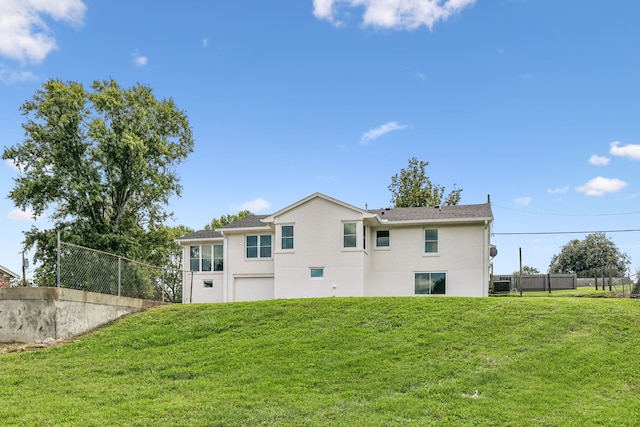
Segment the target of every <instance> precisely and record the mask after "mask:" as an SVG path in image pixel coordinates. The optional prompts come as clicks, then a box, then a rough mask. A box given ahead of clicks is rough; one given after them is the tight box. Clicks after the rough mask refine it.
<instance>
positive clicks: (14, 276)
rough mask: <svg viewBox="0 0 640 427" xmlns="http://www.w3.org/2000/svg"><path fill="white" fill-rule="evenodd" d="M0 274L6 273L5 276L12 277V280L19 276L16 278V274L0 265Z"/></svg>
mask: <svg viewBox="0 0 640 427" xmlns="http://www.w3.org/2000/svg"><path fill="white" fill-rule="evenodd" d="M0 272H2V273H7V276H11V277H13V278H14V279H19V278H20V276H18V275H17V274H16V273H14V272H13V271H11V270H9V269H8V268H6V267H3V266H1V265H0Z"/></svg>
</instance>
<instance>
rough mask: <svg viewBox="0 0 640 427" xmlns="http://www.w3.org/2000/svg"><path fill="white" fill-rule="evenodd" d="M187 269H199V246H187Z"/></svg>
mask: <svg viewBox="0 0 640 427" xmlns="http://www.w3.org/2000/svg"><path fill="white" fill-rule="evenodd" d="M189 270H190V271H200V246H189Z"/></svg>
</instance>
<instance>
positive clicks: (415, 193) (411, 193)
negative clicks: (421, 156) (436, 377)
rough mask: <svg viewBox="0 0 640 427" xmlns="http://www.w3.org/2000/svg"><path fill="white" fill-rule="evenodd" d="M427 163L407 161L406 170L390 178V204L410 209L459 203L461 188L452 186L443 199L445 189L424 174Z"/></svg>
mask: <svg viewBox="0 0 640 427" xmlns="http://www.w3.org/2000/svg"><path fill="white" fill-rule="evenodd" d="M428 165H429V162H424V161H422V160H418V159H417V158H415V157H412V158H411V159H409V164H408V166H407V168H406V169H402V170H400V173H397V174H395V175H393V176H392V177H391V185H389V187H388V188H389V191H391V195H392V197H391V203H393V205H394V206H395V207H396V208H411V207H420V206H436V205H447V206H452V205H457V204H458V203H460V198H461V193H462V188H456V184H453V190H451V191H450V192H449V193H448V194H447V195H446V197H445V187H444V186H442V185H437V184H434V183H432V182H431V179H429V177H428V176H427V174H426V171H425V169H426V167H427V166H428Z"/></svg>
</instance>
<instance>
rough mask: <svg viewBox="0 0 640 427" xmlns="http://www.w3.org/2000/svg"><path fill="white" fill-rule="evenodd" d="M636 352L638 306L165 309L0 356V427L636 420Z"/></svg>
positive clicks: (366, 301)
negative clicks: (63, 340) (50, 344)
mask: <svg viewBox="0 0 640 427" xmlns="http://www.w3.org/2000/svg"><path fill="white" fill-rule="evenodd" d="M639 353H640V304H639V301H635V300H628V299H627V300H622V299H587V298H531V299H527V298H485V299H467V298H349V299H339V298H333V299H307V300H287V301H264V302H256V303H235V304H220V305H174V306H168V307H163V308H159V309H153V310H151V311H148V312H145V313H142V314H138V315H134V316H130V317H128V318H125V319H123V320H121V321H118V322H116V323H115V324H113V325H111V326H109V327H107V328H104V329H102V330H99V331H97V332H95V333H93V334H90V335H87V336H84V337H82V338H80V339H79V341H78V342H74V343H69V344H66V345H64V346H59V347H53V348H50V349H46V350H40V351H35V352H29V353H20V354H8V355H3V356H0V420H2V423H3V425H7V424H9V425H12V424H13V425H20V426H29V425H34V426H36V425H37V426H41V425H73V426H82V425H92V426H93V425H95V426H104V425H139V426H147V425H207V426H217V425H219V426H255V425H282V426H318V425H331V426H391V425H411V426H415V425H425V426H429V425H465V426H469V425H474V426H482V425H486V426H494V425H513V426H521V425H536V426H545V425H546V426H556V425H580V426H589V425H636V423H637V422H638V420H639V419H640V369H639V366H640V365H639ZM476 391H477V392H476Z"/></svg>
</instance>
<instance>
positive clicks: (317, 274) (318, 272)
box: [309, 267, 324, 279]
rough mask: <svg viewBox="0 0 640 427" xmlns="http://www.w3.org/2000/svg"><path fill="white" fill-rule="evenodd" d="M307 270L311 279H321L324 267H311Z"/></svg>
mask: <svg viewBox="0 0 640 427" xmlns="http://www.w3.org/2000/svg"><path fill="white" fill-rule="evenodd" d="M309 270H310V275H311V278H312V279H322V278H323V277H324V267H311V268H310V269H309Z"/></svg>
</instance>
